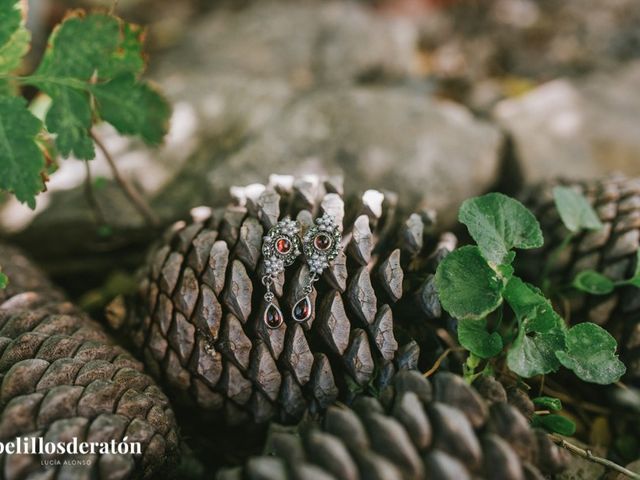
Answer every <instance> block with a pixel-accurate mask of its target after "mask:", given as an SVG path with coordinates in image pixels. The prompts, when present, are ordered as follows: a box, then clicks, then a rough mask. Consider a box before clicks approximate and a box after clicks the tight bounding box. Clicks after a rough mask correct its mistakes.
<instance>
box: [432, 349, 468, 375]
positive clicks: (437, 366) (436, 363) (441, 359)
mask: <svg viewBox="0 0 640 480" xmlns="http://www.w3.org/2000/svg"><path fill="white" fill-rule="evenodd" d="M463 350H464V348H462V347H460V348H447V349H446V350H445V351H444V352H442V354H441V355H440V356H439V357H438V359H437V360H436V361H435V362H434V363H433V366H432V367H431V368H430V369H429V370H427V371H426V372H424V374H423V376H424V378H429V377H430V376H431V375H433V374H434V373H436V371H437V370H438V368H440V364H441V363H442V361H443V360H444V359H445V358H447V356H448V355H449V354H450V353H451V352H461V351H463Z"/></svg>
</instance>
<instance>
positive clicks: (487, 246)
mask: <svg viewBox="0 0 640 480" xmlns="http://www.w3.org/2000/svg"><path fill="white" fill-rule="evenodd" d="M458 219H459V220H460V222H461V223H463V224H465V225H466V226H467V229H468V230H469V233H470V234H471V236H472V237H473V239H474V240H475V241H476V243H477V244H478V247H480V250H481V251H482V254H483V255H484V257H485V258H486V259H487V260H488V261H489V262H491V263H492V264H494V265H500V264H503V263H505V261H508V258H509V253H510V250H511V249H513V248H525V249H528V248H537V247H541V246H542V244H543V241H544V240H543V237H542V231H541V229H540V224H539V223H538V220H536V217H535V216H534V215H533V213H531V212H530V211H529V210H528V209H527V208H526V207H525V206H524V205H522V203H520V202H519V201H517V200H515V199H513V198H510V197H508V196H506V195H503V194H501V193H489V194H487V195H483V196H481V197H475V198H471V199H468V200H466V201H465V202H464V203H463V204H462V206H461V207H460V211H459V215H458ZM511 258H512V257H511Z"/></svg>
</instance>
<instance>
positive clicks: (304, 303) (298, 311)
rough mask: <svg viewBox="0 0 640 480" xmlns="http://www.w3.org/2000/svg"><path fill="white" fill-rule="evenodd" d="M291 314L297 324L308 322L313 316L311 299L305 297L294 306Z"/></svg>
mask: <svg viewBox="0 0 640 480" xmlns="http://www.w3.org/2000/svg"><path fill="white" fill-rule="evenodd" d="M291 314H292V315H293V319H294V320H295V321H296V322H304V321H305V320H307V319H308V318H309V317H310V316H311V300H310V299H309V297H304V298H303V299H302V300H299V301H298V303H296V304H295V305H294V306H293V311H292V312H291Z"/></svg>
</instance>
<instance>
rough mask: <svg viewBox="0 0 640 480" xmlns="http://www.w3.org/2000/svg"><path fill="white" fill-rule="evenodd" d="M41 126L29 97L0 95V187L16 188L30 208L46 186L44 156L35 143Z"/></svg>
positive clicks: (14, 190)
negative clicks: (43, 171) (28, 105)
mask: <svg viewBox="0 0 640 480" xmlns="http://www.w3.org/2000/svg"><path fill="white" fill-rule="evenodd" d="M41 129H42V124H41V122H40V120H38V119H37V118H36V117H34V116H33V115H32V114H31V112H29V110H28V109H27V102H26V100H24V99H23V98H21V97H0V189H2V190H7V191H9V192H13V193H14V194H15V196H16V198H17V199H18V200H20V201H21V202H25V203H27V204H28V205H29V206H30V207H31V208H35V205H36V200H35V196H36V195H37V194H38V193H39V192H40V191H41V190H42V188H43V183H42V178H41V177H40V173H41V172H42V170H43V169H44V166H45V160H44V156H43V154H42V151H41V150H40V149H39V148H38V145H37V144H36V137H37V136H38V134H39V133H40V131H41Z"/></svg>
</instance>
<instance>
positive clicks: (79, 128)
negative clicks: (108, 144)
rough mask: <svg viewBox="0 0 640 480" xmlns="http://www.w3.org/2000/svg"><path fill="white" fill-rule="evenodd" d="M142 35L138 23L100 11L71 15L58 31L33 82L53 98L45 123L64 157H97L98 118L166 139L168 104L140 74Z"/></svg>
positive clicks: (133, 132)
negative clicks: (95, 126) (93, 132)
mask: <svg viewBox="0 0 640 480" xmlns="http://www.w3.org/2000/svg"><path fill="white" fill-rule="evenodd" d="M142 36H143V33H142V31H141V30H140V28H138V27H136V26H134V25H130V24H126V23H124V22H122V21H120V20H119V19H118V18H116V17H113V16H111V15H106V14H102V13H95V14H90V15H86V16H82V15H75V16H72V17H69V18H67V19H66V20H65V21H64V22H63V23H62V24H61V25H60V26H58V28H56V29H55V30H54V32H53V34H52V35H51V37H50V40H49V45H50V48H49V49H48V50H47V52H46V53H45V55H44V57H43V60H42V62H41V64H40V66H39V67H38V69H37V71H36V73H35V75H34V77H33V78H32V80H31V83H33V84H34V85H36V86H37V87H38V88H40V89H41V90H42V91H44V92H46V93H47V94H49V96H50V97H51V99H52V105H51V108H50V110H49V112H48V113H47V115H46V118H45V123H46V125H47V128H48V129H49V131H51V132H52V133H55V134H57V138H56V144H57V147H58V150H59V152H60V153H61V154H62V155H63V156H65V157H66V156H70V155H75V156H76V157H77V158H80V159H92V158H93V157H94V156H95V150H94V146H93V142H92V139H91V137H90V128H91V126H92V124H93V123H94V121H95V120H96V119H98V118H101V119H103V120H105V121H108V122H110V123H112V124H113V126H114V127H115V128H116V129H117V130H118V131H120V132H121V133H124V134H131V135H140V136H141V137H142V139H143V140H144V141H145V142H147V143H149V144H153V145H155V144H158V143H160V141H161V140H162V137H163V136H164V134H165V133H166V131H167V126H168V118H169V113H170V108H169V106H168V104H167V102H166V101H165V100H164V98H163V97H161V96H160V95H159V94H158V93H157V92H156V91H155V90H154V89H152V88H151V87H150V86H149V85H148V84H147V83H145V82H143V81H141V80H140V79H139V76H140V74H141V73H142V71H143V70H144V58H143V56H142V51H141V48H142V47H141V41H142ZM92 100H95V111H94V108H93V106H92Z"/></svg>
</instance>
